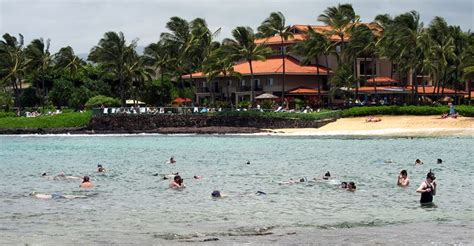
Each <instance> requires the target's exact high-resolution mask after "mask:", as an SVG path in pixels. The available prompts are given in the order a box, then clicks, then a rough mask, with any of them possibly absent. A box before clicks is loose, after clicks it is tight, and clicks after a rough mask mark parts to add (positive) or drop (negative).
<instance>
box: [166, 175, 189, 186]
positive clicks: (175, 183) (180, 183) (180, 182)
mask: <svg viewBox="0 0 474 246" xmlns="http://www.w3.org/2000/svg"><path fill="white" fill-rule="evenodd" d="M183 181H184V180H183V179H182V178H181V176H179V175H176V176H175V177H174V179H173V181H171V183H170V185H169V187H170V188H171V189H182V188H185V187H186V186H185V185H184V184H183Z"/></svg>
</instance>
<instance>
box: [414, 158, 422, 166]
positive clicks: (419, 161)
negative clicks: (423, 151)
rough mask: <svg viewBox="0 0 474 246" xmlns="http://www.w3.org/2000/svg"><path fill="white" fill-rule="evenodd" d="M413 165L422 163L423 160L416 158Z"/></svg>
mask: <svg viewBox="0 0 474 246" xmlns="http://www.w3.org/2000/svg"><path fill="white" fill-rule="evenodd" d="M415 165H423V162H422V161H421V160H420V159H416V161H415Z"/></svg>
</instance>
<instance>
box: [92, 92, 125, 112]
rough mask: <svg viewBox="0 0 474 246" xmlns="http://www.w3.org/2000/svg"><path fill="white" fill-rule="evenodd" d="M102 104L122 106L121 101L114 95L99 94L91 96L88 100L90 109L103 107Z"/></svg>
mask: <svg viewBox="0 0 474 246" xmlns="http://www.w3.org/2000/svg"><path fill="white" fill-rule="evenodd" d="M102 105H104V106H107V107H116V106H120V101H119V100H118V99H116V98H113V97H107V96H102V95H98V96H95V97H91V98H90V99H89V100H88V101H87V102H86V108H89V109H90V108H94V107H101V106H102Z"/></svg>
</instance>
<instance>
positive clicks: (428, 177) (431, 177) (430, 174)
mask: <svg viewBox="0 0 474 246" xmlns="http://www.w3.org/2000/svg"><path fill="white" fill-rule="evenodd" d="M426 179H427V180H428V181H429V182H433V181H435V179H436V176H435V174H434V173H433V172H431V169H430V172H429V173H427V174H426Z"/></svg>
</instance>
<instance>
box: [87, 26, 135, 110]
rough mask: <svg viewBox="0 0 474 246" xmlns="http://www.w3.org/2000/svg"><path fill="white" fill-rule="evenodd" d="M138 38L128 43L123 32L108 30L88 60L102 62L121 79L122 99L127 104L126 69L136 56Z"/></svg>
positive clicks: (123, 104) (105, 67) (122, 102)
mask: <svg viewBox="0 0 474 246" xmlns="http://www.w3.org/2000/svg"><path fill="white" fill-rule="evenodd" d="M136 42H137V41H136V40H133V41H132V42H131V43H130V44H127V41H126V40H125V37H124V35H123V33H122V32H119V33H116V32H106V33H105V34H104V37H103V38H102V39H101V40H100V41H99V44H98V45H97V46H95V47H93V48H92V50H91V52H90V54H89V57H88V60H90V61H93V62H96V63H99V64H101V65H102V66H103V67H104V69H106V70H107V71H108V72H110V73H111V74H113V76H114V77H115V78H116V79H117V80H118V81H119V85H120V101H121V104H122V107H124V106H125V100H126V91H127V88H126V86H127V81H126V79H127V78H126V69H127V65H130V63H131V62H132V59H133V58H134V57H135V56H136V52H135V48H136Z"/></svg>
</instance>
